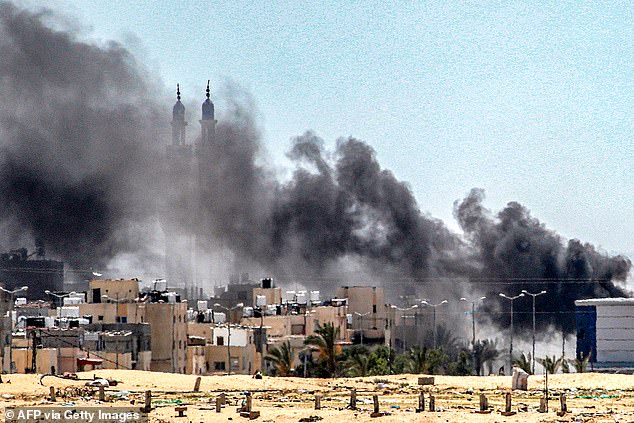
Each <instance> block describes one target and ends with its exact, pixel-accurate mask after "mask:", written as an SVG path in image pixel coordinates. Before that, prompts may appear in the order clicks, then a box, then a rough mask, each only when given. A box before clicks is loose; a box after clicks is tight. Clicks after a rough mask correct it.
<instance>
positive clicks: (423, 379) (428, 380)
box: [418, 376, 434, 385]
mask: <svg viewBox="0 0 634 423" xmlns="http://www.w3.org/2000/svg"><path fill="white" fill-rule="evenodd" d="M418 384H419V385H433V384H434V377H433V376H420V377H419V378H418Z"/></svg>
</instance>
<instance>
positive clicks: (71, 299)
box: [64, 297, 83, 306]
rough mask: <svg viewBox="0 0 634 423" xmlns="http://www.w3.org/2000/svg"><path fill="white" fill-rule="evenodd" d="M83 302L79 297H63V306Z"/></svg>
mask: <svg viewBox="0 0 634 423" xmlns="http://www.w3.org/2000/svg"><path fill="white" fill-rule="evenodd" d="M81 303H83V301H82V299H81V298H77V297H66V298H64V305H65V306H70V305H78V304H81Z"/></svg>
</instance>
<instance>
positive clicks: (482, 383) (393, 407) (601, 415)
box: [0, 370, 634, 423]
mask: <svg viewBox="0 0 634 423" xmlns="http://www.w3.org/2000/svg"><path fill="white" fill-rule="evenodd" d="M94 375H96V376H97V377H110V378H114V379H116V380H119V381H122V383H121V384H119V385H118V386H116V387H110V388H107V390H106V394H107V398H106V404H102V403H100V402H99V401H98V400H97V395H96V393H93V392H92V391H91V389H87V388H85V387H84V383H85V381H81V380H80V381H71V380H64V379H60V378H55V377H45V378H44V379H43V385H44V386H43V385H40V383H39V382H40V376H39V375H4V376H3V379H4V381H5V383H3V384H0V409H1V411H2V412H4V408H5V407H7V406H18V405H53V404H51V403H50V402H48V395H49V390H50V386H54V387H55V389H56V391H57V396H58V398H57V402H56V403H55V404H54V405H59V406H100V407H102V406H115V405H116V406H130V405H131V403H134V406H142V405H143V402H144V392H145V391H146V390H148V389H149V390H152V399H153V403H152V405H153V407H154V410H152V412H151V413H150V421H151V422H184V423H185V422H226V421H236V420H237V421H247V420H248V419H247V418H244V417H241V416H240V415H239V414H238V413H237V412H236V410H237V406H238V404H239V403H241V402H242V400H243V399H244V397H245V396H244V394H243V391H245V390H249V391H251V392H252V394H253V409H254V410H257V411H259V412H260V417H258V418H257V420H256V421H259V422H269V423H273V422H274V423H286V422H300V421H301V419H306V418H310V417H313V418H314V420H313V421H321V422H370V421H372V422H377V421H378V422H384V423H388V422H410V421H411V422H414V421H416V422H426V421H429V422H433V421H442V422H467V421H468V422H520V421H521V422H629V421H632V422H634V397H633V395H632V394H633V391H634V376H630V375H605V374H596V373H584V374H566V375H563V374H562V375H554V376H550V377H549V380H548V382H549V391H550V402H549V404H550V411H549V412H548V413H539V412H538V411H537V410H538V407H539V398H540V397H541V396H542V395H543V391H542V389H543V385H544V380H543V377H542V376H531V377H530V378H529V390H528V391H525V392H524V391H514V392H513V404H512V410H513V411H517V414H515V415H513V416H504V415H502V414H501V411H504V401H505V394H506V392H509V387H510V385H511V377H510V376H506V377H504V376H487V377H456V376H435V384H434V385H433V386H423V387H421V386H419V385H418V375H395V376H389V377H385V376H380V377H366V378H344V379H302V378H272V377H265V378H264V379H262V380H255V379H252V378H251V377H249V376H240V375H236V376H203V377H202V381H201V386H200V392H193V388H194V384H195V381H196V376H194V375H177V374H169V373H153V372H141V371H128V370H99V371H95V372H88V373H80V374H79V377H80V378H82V379H84V378H85V379H89V378H93V376H94ZM9 380H10V383H6V382H7V381H9ZM352 388H355V389H356V391H357V400H358V407H357V410H350V409H347V408H346V406H347V405H348V403H349V396H350V389H352ZM421 390H422V391H425V392H428V393H433V394H434V395H435V397H436V401H435V402H436V407H437V411H436V412H429V411H426V412H423V413H416V412H415V408H416V407H417V405H418V396H419V393H420V392H421ZM221 392H224V393H225V394H226V396H227V405H226V406H225V407H223V408H222V411H221V413H216V411H215V398H216V396H217V395H218V394H219V393H221ZM562 392H563V393H565V394H566V398H567V405H568V410H569V412H568V413H567V414H566V415H564V416H558V415H557V414H556V411H559V407H560V405H559V395H560V394H561V393H562ZM316 393H320V394H321V395H322V396H323V399H322V409H321V410H314V398H315V394H316ZM480 393H484V394H485V395H487V397H488V399H489V405H490V406H491V407H490V409H491V413H490V414H479V413H476V410H478V409H479V394H480ZM373 395H379V405H380V411H381V412H384V413H386V415H384V416H381V417H377V418H372V417H371V416H370V414H371V413H372V411H373V403H372V396H373ZM426 402H427V401H426ZM180 404H182V405H186V406H187V411H186V417H182V418H178V417H175V416H176V411H175V406H177V405H180ZM304 421H306V420H304Z"/></svg>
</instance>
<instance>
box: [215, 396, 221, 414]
mask: <svg viewBox="0 0 634 423" xmlns="http://www.w3.org/2000/svg"><path fill="white" fill-rule="evenodd" d="M221 411H222V401H221V399H220V396H217V397H216V413H220V412H221Z"/></svg>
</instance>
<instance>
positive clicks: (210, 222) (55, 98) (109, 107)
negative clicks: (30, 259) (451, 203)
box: [0, 3, 631, 332]
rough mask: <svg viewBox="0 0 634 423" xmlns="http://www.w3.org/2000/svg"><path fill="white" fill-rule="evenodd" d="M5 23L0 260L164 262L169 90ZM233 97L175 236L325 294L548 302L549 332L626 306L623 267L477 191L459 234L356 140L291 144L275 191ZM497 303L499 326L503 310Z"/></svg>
mask: <svg viewBox="0 0 634 423" xmlns="http://www.w3.org/2000/svg"><path fill="white" fill-rule="evenodd" d="M0 12H1V13H0V57H2V61H1V62H0V80H2V86H3V96H2V99H1V100H0V149H1V150H2V156H1V158H0V220H1V223H0V225H2V227H3V228H6V230H5V231H4V233H5V234H6V236H5V237H4V238H3V239H0V243H1V244H2V247H3V248H5V249H6V248H7V247H10V246H11V244H15V243H16V242H29V240H34V239H41V240H43V242H44V245H45V247H46V249H47V251H49V252H50V253H52V254H53V255H56V256H57V257H59V258H61V259H63V260H65V261H66V262H68V263H70V264H71V266H74V267H77V268H87V267H90V266H100V267H103V266H107V265H108V264H109V263H111V262H112V261H113V260H116V259H117V257H120V256H122V255H126V256H130V255H132V256H134V257H138V258H139V261H140V262H141V261H142V262H143V263H144V266H147V265H149V264H151V263H155V264H156V263H159V262H160V261H161V260H160V257H158V256H157V255H156V251H155V249H154V248H152V247H149V246H151V245H155V242H153V241H154V240H155V239H156V238H157V236H156V234H155V232H156V226H155V225H154V224H155V222H156V220H157V214H158V211H159V204H162V205H163V207H165V205H170V204H177V203H179V200H180V197H179V198H176V197H175V196H174V193H176V192H179V191H182V190H180V187H176V186H170V183H171V182H172V181H170V180H166V179H162V178H161V172H160V170H161V169H162V168H163V167H164V163H162V162H161V161H162V160H163V159H164V151H165V150H164V148H165V145H166V144H167V143H168V141H169V140H167V139H165V136H164V134H165V133H166V132H167V131H165V127H166V126H167V123H168V119H169V118H168V115H167V113H166V112H167V110H169V109H168V106H167V104H169V103H167V102H163V98H162V96H161V95H160V94H159V95H157V94H156V93H157V92H158V91H161V90H162V89H159V90H157V88H156V87H153V86H150V85H149V84H148V82H147V81H148V80H149V78H147V77H146V73H145V71H144V69H143V67H142V66H140V65H139V64H138V63H136V62H135V60H134V57H132V55H131V54H130V53H129V52H128V51H127V50H126V49H124V48H123V47H122V46H121V45H118V44H116V43H111V44H109V45H107V46H96V45H92V44H89V43H87V42H84V41H81V40H79V39H78V38H77V36H76V35H74V34H73V33H72V32H70V31H59V30H53V29H51V27H50V26H49V25H48V24H47V22H48V21H49V20H51V19H54V18H55V16H54V15H53V14H51V13H50V12H42V13H37V14H34V13H31V12H27V11H24V10H20V9H18V8H16V7H15V6H13V5H11V4H9V3H2V4H0ZM232 98H233V97H230V98H229V100H230V104H232V107H230V110H229V111H227V112H225V114H224V115H223V116H222V118H221V119H220V123H219V125H218V128H217V142H216V145H215V147H214V155H213V158H214V163H213V166H211V167H210V168H209V172H208V173H207V174H206V175H205V178H204V179H203V180H200V179H192V181H191V184H196V183H199V184H202V185H203V186H204V187H205V189H203V190H202V193H203V196H202V198H200V205H201V209H202V210H204V214H205V215H206V216H208V219H205V220H196V219H191V216H181V219H179V220H178V221H179V222H183V224H182V227H181V228H179V230H180V231H182V232H185V233H187V232H189V233H195V234H196V235H197V236H198V237H199V238H201V239H207V240H208V241H209V242H208V245H222V246H223V248H227V249H228V250H230V251H231V252H232V253H233V254H234V255H235V257H236V262H238V263H243V264H244V263H247V264H249V265H250V266H256V265H257V266H258V267H259V268H260V269H262V270H264V271H267V272H270V273H271V274H273V275H275V276H276V277H278V278H280V279H286V280H291V279H292V278H293V277H298V275H303V276H302V277H304V278H305V280H306V281H307V282H310V283H323V284H325V285H328V284H330V285H331V286H330V287H332V285H338V284H340V283H341V282H342V281H341V280H340V279H338V278H341V277H345V275H346V273H345V270H347V269H349V268H353V267H354V266H356V268H357V269H364V270H365V274H366V275H372V279H368V280H370V281H372V282H375V283H376V282H383V283H384V284H385V286H386V287H388V288H389V287H390V286H393V285H392V284H396V282H397V281H398V282H399V285H398V287H399V289H400V288H402V286H401V285H400V283H402V282H403V281H405V282H407V284H409V285H411V286H422V287H423V288H424V290H425V292H426V293H427V295H429V296H436V297H440V296H441V295H446V294H447V293H452V295H454V296H459V295H462V294H463V293H466V292H468V293H472V294H474V295H481V294H488V296H489V297H490V298H495V299H496V300H500V299H499V297H497V292H499V291H500V290H504V291H507V292H508V293H509V295H514V294H517V293H519V291H520V290H522V289H527V290H529V291H531V292H538V291H541V290H542V289H545V290H548V292H549V296H548V298H549V299H548V301H546V300H545V299H544V298H541V299H540V300H539V301H540V307H542V308H543V310H545V311H547V312H548V314H544V315H543V317H544V318H542V319H540V325H541V326H542V327H545V326H546V325H552V324H555V325H558V326H559V327H560V328H562V329H564V330H565V331H567V332H570V331H572V328H573V327H574V322H573V321H572V320H571V317H570V316H571V315H570V314H566V312H569V311H571V310H572V309H573V308H574V300H575V299H578V298H586V297H594V296H600V297H604V296H625V295H626V292H625V291H624V290H623V289H622V288H620V287H619V286H617V285H616V284H615V283H618V282H623V281H625V279H626V277H627V275H628V272H629V271H630V268H631V262H630V260H629V259H627V258H625V257H621V256H618V257H609V256H607V255H605V254H603V253H600V252H597V251H596V250H595V248H594V247H593V246H591V245H589V244H583V243H581V242H580V241H578V240H570V241H567V243H566V241H565V240H564V239H562V238H561V237H560V236H558V235H557V234H556V233H554V232H553V231H551V230H549V229H547V228H545V227H544V225H543V224H541V223H540V222H539V221H538V220H537V219H535V218H533V217H531V216H530V214H529V212H528V210H526V209H525V208H524V207H522V206H521V205H519V204H517V203H509V204H508V206H507V207H506V208H504V210H502V211H501V212H499V213H498V214H497V215H494V214H493V213H492V212H490V211H489V210H487V209H485V208H484V206H483V205H482V202H483V198H484V194H483V192H482V191H480V190H472V191H471V193H470V194H469V195H468V196H467V197H466V198H465V199H464V200H462V201H459V202H456V204H455V216H456V218H457V220H458V222H459V223H460V225H461V227H462V229H463V231H464V236H462V235H458V234H455V233H452V232H451V231H449V230H448V229H447V227H446V226H445V225H444V223H443V222H442V221H440V220H438V219H434V218H433V217H431V216H429V215H427V214H425V213H423V212H421V210H420V208H419V206H418V204H417V202H416V200H415V198H414V195H413V193H412V191H411V189H410V188H409V186H408V185H407V184H406V183H403V182H401V181H399V180H398V179H396V177H395V176H394V175H393V174H392V173H391V172H390V171H389V170H386V169H382V168H381V166H380V164H379V163H378V161H377V159H376V154H375V152H374V150H373V149H372V148H371V147H370V146H369V145H367V144H366V143H364V142H363V141H360V140H357V139H355V138H346V139H340V140H339V141H338V142H337V147H336V150H335V151H334V152H329V151H327V150H326V149H325V148H324V143H323V141H322V140H321V139H320V138H319V137H317V136H316V135H315V134H314V133H312V132H307V133H305V134H303V135H302V136H299V137H297V138H295V139H294V140H293V142H292V147H291V149H290V151H289V153H288V156H289V158H290V159H291V160H293V161H294V163H295V164H296V168H295V170H294V173H293V175H292V178H291V179H290V180H289V181H285V182H281V181H279V180H278V179H277V178H276V177H275V173H274V169H272V168H270V167H267V166H264V165H262V164H261V163H260V162H259V161H258V159H259V157H260V155H261V151H260V145H259V133H258V131H257V129H256V125H255V123H254V121H253V117H252V116H253V114H252V113H251V112H250V110H249V107H248V105H247V106H246V107H245V106H244V105H243V104H240V103H239V102H236V103H231V100H232ZM159 140H160V141H159ZM191 177H192V178H199V175H192V176H191ZM191 184H190V185H191ZM174 210H177V213H181V214H185V213H191V210H188V209H187V208H186V207H184V208H182V209H179V208H173V209H172V212H174ZM178 210H181V211H178ZM197 212H199V211H197ZM192 222H194V224H192ZM29 243H31V244H32V241H30V242H29ZM155 267H156V268H157V269H158V268H160V265H158V264H156V265H155ZM144 270H147V269H144ZM342 275H343V276H342ZM319 281H321V282H319ZM324 281H330V282H324ZM343 282H344V283H345V282H346V281H345V280H344V281H343ZM489 304H490V305H488V306H487V307H489V310H490V311H491V312H492V313H495V312H499V311H500V310H501V307H502V306H504V305H505V304H504V303H501V302H499V301H495V300H494V301H492V302H491V303H489ZM516 310H518V312H519V313H518V320H516V324H518V325H520V326H521V325H526V324H528V322H529V320H530V317H529V314H528V311H529V310H530V302H529V301H528V300H526V301H523V302H518V304H517V307H516ZM524 312H526V313H525V314H523V313H524ZM561 312H563V313H561ZM505 322H506V319H498V320H497V321H496V323H497V324H499V325H502V326H503V325H505V324H506V323H505Z"/></svg>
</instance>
